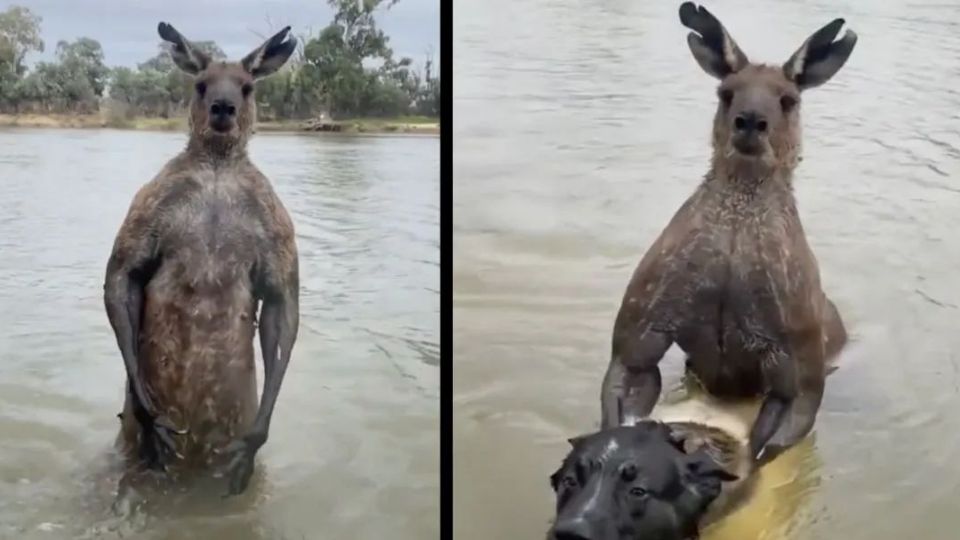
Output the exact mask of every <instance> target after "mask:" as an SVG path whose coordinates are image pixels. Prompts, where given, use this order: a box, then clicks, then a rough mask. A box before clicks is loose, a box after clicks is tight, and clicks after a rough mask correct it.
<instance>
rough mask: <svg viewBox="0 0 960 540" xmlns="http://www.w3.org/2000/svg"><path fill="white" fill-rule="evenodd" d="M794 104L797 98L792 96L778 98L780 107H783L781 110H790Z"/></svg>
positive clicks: (795, 104)
mask: <svg viewBox="0 0 960 540" xmlns="http://www.w3.org/2000/svg"><path fill="white" fill-rule="evenodd" d="M796 106H797V98H795V97H793V96H783V97H781V98H780V108H782V109H783V112H790V111H791V110H793V108H794V107H796Z"/></svg>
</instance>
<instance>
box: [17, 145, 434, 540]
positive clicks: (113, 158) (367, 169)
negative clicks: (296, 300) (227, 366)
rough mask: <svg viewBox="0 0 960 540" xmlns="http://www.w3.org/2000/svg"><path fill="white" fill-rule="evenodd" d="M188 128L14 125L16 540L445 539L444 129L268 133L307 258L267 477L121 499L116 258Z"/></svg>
mask: <svg viewBox="0 0 960 540" xmlns="http://www.w3.org/2000/svg"><path fill="white" fill-rule="evenodd" d="M185 141H186V136H185V135H184V134H179V133H148V132H127V131H112V130H90V131H87V130H71V131H64V130H40V129H37V130H33V129H14V130H0V308H2V309H0V538H2V539H7V538H11V539H12V538H28V539H34V538H37V539H43V538H57V539H59V538H90V539H93V538H145V539H167V538H171V539H172V538H205V539H206V538H211V539H231V540H232V539H261V538H262V539H271V540H272V539H306V538H310V539H313V538H323V539H327V538H358V539H361V538H362V539H370V540H373V539H381V538H431V537H432V538H436V537H437V536H438V534H439V499H438V495H437V494H438V490H439V467H438V459H439V457H438V452H439V428H438V421H439V414H438V404H439V373H438V371H439V305H440V297H439V285H438V284H439V278H440V274H439V219H438V218H439V155H440V154H439V140H438V139H437V138H436V137H348V136H318V135H306V136H298V135H291V134H284V135H281V134H267V133H263V134H258V135H257V136H255V137H254V138H253V140H252V142H251V143H250V151H251V155H252V157H253V160H254V162H255V163H257V164H258V166H259V167H260V168H261V170H263V171H264V173H265V174H266V175H267V176H268V177H269V178H270V179H271V180H272V182H273V184H274V187H275V189H276V191H277V192H278V194H279V196H280V197H281V199H282V200H283V202H284V204H285V205H286V207H287V209H288V210H289V211H290V213H291V216H292V218H293V220H294V223H295V226H296V229H297V242H298V246H299V251H300V273H301V293H300V310H301V311H300V313H301V314H300V332H299V338H298V341H297V344H296V346H295V347H294V351H293V358H292V360H291V363H290V367H289V370H288V371H287V376H286V379H285V380H284V383H283V388H282V390H281V393H280V397H279V400H278V402H277V407H276V410H275V413H274V416H273V423H272V426H271V433H270V439H269V441H268V442H267V444H266V445H265V446H264V447H263V448H262V449H261V451H260V453H259V456H260V457H259V468H258V474H257V476H255V478H254V482H253V483H252V485H251V487H250V489H249V490H248V492H247V493H245V494H244V495H243V496H241V497H238V498H235V499H228V500H225V501H222V500H220V498H219V497H218V496H217V497H209V496H196V497H193V498H190V497H189V496H187V498H186V499H184V498H183V497H180V498H178V499H177V500H176V501H173V499H174V498H176V497H172V498H171V500H170V501H163V500H161V501H158V502H154V503H152V504H153V506H147V507H145V508H144V507H136V508H133V510H132V511H130V512H128V513H127V515H125V516H122V517H118V516H116V515H115V514H114V513H113V512H112V510H111V509H110V504H111V502H112V495H113V492H114V490H115V489H116V476H115V474H114V472H115V470H114V469H115V459H114V458H115V456H113V455H112V452H111V448H112V443H113V440H114V438H115V437H116V433H117V430H118V427H119V421H118V420H117V418H116V414H117V413H118V412H120V409H121V407H122V404H123V381H124V379H125V376H124V370H123V364H122V361H121V359H120V355H119V352H118V351H117V348H116V342H115V341H114V337H113V333H112V332H111V330H110V326H109V323H108V322H107V318H106V314H105V312H104V309H103V292H102V291H103V289H102V284H103V273H104V269H105V267H106V266H105V265H106V261H107V257H108V255H109V253H110V249H111V246H112V243H113V238H114V235H115V234H116V231H117V228H118V227H119V225H120V222H121V221H122V219H123V217H124V215H125V213H126V211H127V208H128V206H129V204H130V200H131V198H132V197H133V194H134V193H135V192H136V190H137V189H138V188H139V186H140V185H142V184H143V183H145V182H146V181H148V180H149V179H150V178H152V177H153V176H154V175H155V174H156V173H157V171H158V170H159V169H160V167H161V166H162V165H163V163H164V162H165V161H166V160H167V159H169V158H170V157H171V156H173V155H174V154H175V153H176V152H177V151H179V150H180V149H181V148H182V147H183V145H184V144H185ZM257 348H258V350H257V362H258V372H259V374H258V376H259V379H258V380H259V381H260V382H261V383H262V381H263V372H262V366H260V365H259V362H260V360H259V358H260V357H259V347H257ZM218 489H220V490H225V489H226V486H225V484H222V485H219V486H218ZM220 493H222V491H220V492H218V493H217V495H219V494H220Z"/></svg>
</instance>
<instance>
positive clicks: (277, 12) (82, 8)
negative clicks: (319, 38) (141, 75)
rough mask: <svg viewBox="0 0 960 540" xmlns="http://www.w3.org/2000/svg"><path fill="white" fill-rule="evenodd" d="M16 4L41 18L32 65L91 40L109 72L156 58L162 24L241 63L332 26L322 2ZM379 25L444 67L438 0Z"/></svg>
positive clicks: (405, 1)
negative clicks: (288, 29)
mask: <svg viewBox="0 0 960 540" xmlns="http://www.w3.org/2000/svg"><path fill="white" fill-rule="evenodd" d="M11 5H21V6H26V7H28V8H30V10H31V11H33V12H34V13H35V14H37V15H39V16H40V17H42V18H43V21H42V22H41V26H40V28H41V32H42V34H43V40H44V44H45V46H46V47H45V50H44V52H43V54H39V55H38V54H36V53H34V54H32V55H31V56H29V57H28V63H30V64H33V63H34V62H36V61H37V60H51V59H53V56H54V55H53V52H54V48H55V47H56V44H57V42H58V41H60V40H62V39H63V40H68V41H69V40H73V39H76V38H78V37H80V36H87V37H91V38H94V39H96V40H98V41H99V42H100V44H101V45H103V51H104V56H105V57H106V63H107V65H109V66H116V65H125V66H130V67H135V66H136V64H137V63H138V62H142V61H144V60H146V59H147V58H149V57H151V56H153V55H155V54H156V53H157V51H158V47H157V45H158V43H159V42H160V38H159V36H157V23H158V22H160V21H166V22H169V23H170V24H172V25H173V26H175V27H176V28H177V29H178V30H180V32H181V33H182V34H184V35H185V36H187V38H188V39H192V40H196V41H202V40H213V41H215V42H216V43H217V44H218V45H220V48H221V49H223V51H224V52H226V53H227V56H228V57H229V58H231V59H234V60H238V59H240V58H241V57H242V56H243V55H245V54H246V53H248V52H249V51H250V50H252V49H253V48H254V47H256V46H257V45H259V43H260V38H258V37H257V35H256V33H255V32H258V33H260V34H261V35H267V36H268V35H270V34H269V32H270V30H275V31H276V30H279V29H280V28H283V26H284V25H287V24H289V25H290V26H292V27H293V33H294V34H295V35H300V34H303V33H307V32H310V33H312V34H314V35H315V34H316V33H317V32H318V31H319V30H320V29H322V28H323V27H324V26H326V25H327V24H329V23H330V21H331V20H332V19H333V10H332V9H331V8H330V7H329V6H328V5H327V3H326V2H325V1H323V0H19V1H10V0H0V10H5V9H7V8H8V7H9V6H11ZM268 21H269V22H268ZM378 23H379V25H380V28H381V29H382V30H383V31H384V32H386V34H387V35H388V36H390V45H391V46H392V47H393V50H394V54H395V55H396V56H409V57H411V58H413V60H414V62H416V63H417V65H421V64H422V63H423V59H424V58H425V55H426V52H427V51H428V50H429V49H431V48H432V50H433V56H434V60H435V63H437V64H439V61H438V59H439V54H440V0H400V2H399V3H397V4H396V5H394V6H393V7H392V8H390V9H389V10H386V11H383V12H382V13H381V14H380V16H379V20H378Z"/></svg>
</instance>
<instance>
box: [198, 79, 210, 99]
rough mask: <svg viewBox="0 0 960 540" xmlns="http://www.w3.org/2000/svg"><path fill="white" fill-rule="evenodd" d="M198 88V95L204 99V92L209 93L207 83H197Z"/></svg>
mask: <svg viewBox="0 0 960 540" xmlns="http://www.w3.org/2000/svg"><path fill="white" fill-rule="evenodd" d="M196 88H197V93H198V94H200V97H203V94H204V92H206V91H207V83H205V82H203V81H197V84H196Z"/></svg>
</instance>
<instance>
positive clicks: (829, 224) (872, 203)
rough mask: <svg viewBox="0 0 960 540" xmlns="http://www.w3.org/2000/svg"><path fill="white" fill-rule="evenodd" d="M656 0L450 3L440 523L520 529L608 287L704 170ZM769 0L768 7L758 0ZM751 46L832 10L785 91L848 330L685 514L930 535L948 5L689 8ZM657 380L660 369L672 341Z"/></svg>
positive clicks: (958, 427) (541, 487) (941, 308)
mask: <svg viewBox="0 0 960 540" xmlns="http://www.w3.org/2000/svg"><path fill="white" fill-rule="evenodd" d="M678 6H679V2H635V1H631V0H567V1H563V2H557V1H553V0H530V1H526V2H514V1H511V0H463V1H460V2H457V5H456V10H455V17H454V58H455V59H456V60H455V62H456V65H457V69H456V70H455V74H454V81H453V83H454V84H453V86H454V95H453V101H454V117H455V119H456V120H455V122H454V185H453V198H454V207H453V216H454V218H453V220H454V237H453V238H454V254H453V257H454V340H453V347H454V417H453V419H454V456H455V460H454V486H455V487H454V524H455V525H454V527H455V531H456V537H457V539H458V540H473V539H477V540H479V539H486V538H518V539H519V538H542V537H543V534H544V533H545V531H546V530H547V528H548V526H549V520H550V518H551V515H552V508H553V504H554V498H553V493H552V491H551V490H550V488H549V485H548V480H547V478H548V475H549V474H550V473H551V472H552V471H553V470H555V469H556V467H557V466H558V465H559V463H560V460H561V459H562V457H563V456H564V454H565V453H566V450H567V448H568V447H567V443H566V442H565V441H566V439H567V438H568V437H570V436H573V435H577V434H580V433H584V432H587V431H591V430H593V429H594V428H595V427H596V426H597V425H598V422H599V389H600V382H601V379H602V377H603V374H604V371H605V369H606V366H607V363H608V358H609V347H610V331H611V328H612V325H613V320H614V316H615V315H616V311H617V308H618V307H619V303H620V300H621V297H622V294H623V290H624V287H625V286H626V284H627V281H628V279H629V277H630V275H631V273H632V271H633V269H634V267H635V266H636V264H637V262H638V261H639V260H640V257H641V256H642V254H643V253H644V251H645V250H646V249H647V247H648V246H649V245H650V243H651V242H652V241H653V240H654V238H655V237H656V235H657V234H658V233H659V232H660V231H661V230H662V228H663V227H664V226H665V225H666V223H667V221H668V220H669V218H670V217H671V216H672V215H673V213H674V212H675V211H676V209H677V208H678V207H679V206H680V204H681V203H682V202H683V201H684V199H685V198H686V197H687V196H688V195H689V194H690V193H691V192H692V190H693V189H694V188H695V186H696V185H697V183H698V182H699V181H700V178H701V177H702V175H703V173H704V172H706V168H707V163H708V156H709V133H710V126H711V120H712V115H713V111H714V108H715V106H716V97H715V95H716V94H715V88H716V83H715V81H714V80H713V79H711V78H710V77H708V76H707V75H706V74H704V73H703V72H702V71H701V70H700V68H699V67H698V66H697V65H696V63H695V61H694V60H693V58H692V56H691V55H690V52H689V49H688V48H687V45H686V39H685V37H686V35H687V32H688V31H687V30H686V29H685V28H683V27H682V26H681V25H680V23H679V20H678V16H677V7H678ZM774 6H775V7H774ZM707 7H708V8H709V9H711V11H713V12H714V13H715V14H717V15H718V17H719V18H720V19H721V21H723V22H724V24H725V25H726V27H727V28H728V29H729V30H730V32H731V33H732V35H733V36H734V38H735V39H736V40H737V41H738V43H739V44H740V46H741V47H742V48H743V49H744V50H745V51H746V53H747V54H748V55H749V56H751V57H752V58H753V59H755V60H759V61H767V62H777V63H780V62H783V61H784V60H786V58H787V57H788V56H789V55H790V54H791V53H792V52H793V51H794V50H795V49H796V48H797V47H798V46H799V45H800V43H801V42H802V41H803V40H804V39H805V38H806V37H807V36H808V35H809V34H810V33H811V32H813V31H815V30H816V29H818V28H820V27H821V26H822V25H824V24H826V23H827V22H829V21H830V20H832V19H833V18H835V17H844V18H846V20H847V22H848V25H849V26H850V27H851V28H852V29H854V30H855V31H856V32H857V33H858V35H859V37H860V39H859V42H858V44H857V47H856V49H855V50H854V52H853V55H852V56H851V58H850V60H849V62H848V63H847V65H846V66H845V67H844V68H843V69H842V70H841V71H840V72H839V74H838V75H837V76H836V77H835V78H834V79H833V80H831V81H830V82H828V83H827V84H826V85H825V86H823V87H820V88H817V89H814V90H811V91H809V92H808V93H807V94H806V95H805V96H804V104H803V117H804V136H805V140H804V148H805V150H804V157H805V160H804V161H803V163H802V164H801V165H800V167H799V168H798V170H797V179H796V191H797V197H798V200H799V208H800V213H801V217H802V219H803V223H804V227H805V229H806V231H807V235H808V239H809V241H810V243H811V244H812V247H813V249H814V251H815V252H816V254H817V257H818V259H819V262H820V268H821V274H822V279H823V283H824V287H825V289H826V291H827V292H828V294H829V295H830V296H831V298H832V299H833V300H834V301H835V302H836V304H837V305H838V307H839V309H840V312H841V313H842V316H843V317H844V319H845V321H846V324H847V327H848V330H849V332H850V334H851V342H850V345H849V346H848V347H847V349H846V350H845V352H844V353H843V355H842V356H841V357H840V359H839V370H838V371H837V372H836V373H834V374H833V375H832V376H830V378H829V379H828V382H827V391H826V396H825V399H824V402H823V406H822V408H821V410H820V414H819V417H818V421H817V425H816V427H815V430H814V434H813V435H812V436H811V437H809V438H808V439H806V440H805V441H804V443H802V444H801V445H800V446H798V447H796V448H795V449H794V450H793V451H791V452H789V453H787V454H784V455H783V456H781V458H779V459H778V460H777V461H775V462H774V463H773V464H771V465H770V466H769V467H768V468H767V469H765V470H764V471H763V472H762V473H761V481H760V491H759V492H758V494H757V496H756V498H755V500H753V501H751V504H749V505H748V506H747V507H745V508H743V509H741V510H739V511H738V512H737V513H736V514H734V515H732V516H730V517H729V518H728V519H726V520H724V521H722V522H720V523H718V524H717V526H715V527H712V528H710V529H708V530H707V531H705V535H704V537H705V538H706V539H707V540H734V539H736V540H744V539H753V538H764V539H779V538H812V539H828V538H829V539H834V538H850V539H856V538H870V539H871V540H879V539H891V540H892V539H900V538H904V537H912V538H924V539H948V538H955V537H956V533H955V530H956V526H957V524H958V523H960V517H958V516H957V512H956V500H957V498H958V496H960V469H957V467H956V463H957V462H958V460H960V416H958V415H957V414H956V411H957V410H960V369H958V363H960V357H958V355H957V352H956V351H957V350H960V333H957V332H956V328H957V323H956V320H957V317H958V314H960V313H958V309H960V288H957V286H956V283H957V280H956V272H957V270H956V269H957V268H958V267H960V235H958V234H957V230H956V226H957V223H958V222H960V93H958V90H957V89H958V88H960V70H958V69H957V66H958V64H957V62H958V60H957V59H958V58H960V34H958V33H957V28H958V25H960V7H958V6H956V5H952V4H949V3H943V2H941V3H933V2H926V1H922V0H920V1H912V2H906V1H898V0H893V1H890V2H868V1H865V0H850V1H845V2H825V1H815V2H800V1H797V0H790V1H784V2H777V3H771V2H761V1H759V0H757V1H748V0H730V1H717V2H713V3H710V4H707ZM661 366H662V367H663V369H664V377H665V382H664V387H665V388H666V389H670V388H671V387H674V386H675V385H676V384H677V381H678V380H679V377H680V375H681V356H680V355H679V354H677V351H676V350H672V351H670V352H669V353H668V355H667V358H665V360H664V361H663V362H662V364H661Z"/></svg>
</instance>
